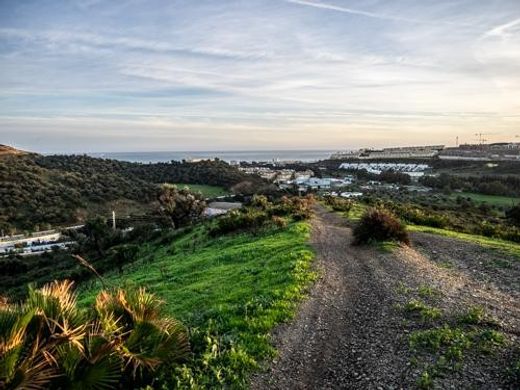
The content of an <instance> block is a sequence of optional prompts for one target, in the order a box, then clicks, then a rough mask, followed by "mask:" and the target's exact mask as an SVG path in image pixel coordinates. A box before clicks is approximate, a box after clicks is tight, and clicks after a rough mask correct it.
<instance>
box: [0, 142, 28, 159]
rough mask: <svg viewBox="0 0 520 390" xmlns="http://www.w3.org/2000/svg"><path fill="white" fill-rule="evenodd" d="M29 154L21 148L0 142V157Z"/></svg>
mask: <svg viewBox="0 0 520 390" xmlns="http://www.w3.org/2000/svg"><path fill="white" fill-rule="evenodd" d="M27 154H30V153H29V152H27V151H25V150H21V149H17V148H14V147H12V146H9V145H3V144H0V157H3V156H13V155H14V156H23V155H27Z"/></svg>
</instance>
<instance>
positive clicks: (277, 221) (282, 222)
mask: <svg viewBox="0 0 520 390" xmlns="http://www.w3.org/2000/svg"><path fill="white" fill-rule="evenodd" d="M271 222H273V223H274V225H275V226H276V227H278V228H280V229H283V228H284V227H286V226H287V220H286V219H285V218H282V217H279V216H277V215H273V216H272V217H271Z"/></svg>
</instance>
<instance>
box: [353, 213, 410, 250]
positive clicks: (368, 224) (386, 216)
mask: <svg viewBox="0 0 520 390" xmlns="http://www.w3.org/2000/svg"><path fill="white" fill-rule="evenodd" d="M353 233H354V244H357V245H359V244H366V243H370V242H374V241H397V242H402V243H404V244H407V245H408V244H409V243H410V239H409V237H408V233H407V231H406V228H405V226H404V225H403V224H402V223H401V221H399V220H398V219H397V218H396V217H395V216H394V215H392V214H391V213H390V212H389V211H387V210H385V209H382V208H372V209H368V210H367V212H366V213H365V214H364V215H363V216H362V217H361V220H360V221H359V222H358V223H357V225H356V226H355V228H354V232H353Z"/></svg>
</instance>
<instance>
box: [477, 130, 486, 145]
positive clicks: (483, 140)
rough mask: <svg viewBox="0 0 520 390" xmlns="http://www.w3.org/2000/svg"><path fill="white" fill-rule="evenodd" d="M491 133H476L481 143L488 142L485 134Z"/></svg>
mask: <svg viewBox="0 0 520 390" xmlns="http://www.w3.org/2000/svg"><path fill="white" fill-rule="evenodd" d="M487 135H489V134H483V133H475V137H477V139H478V143H479V145H483V144H484V142H487V141H488V140H487V139H484V136H487Z"/></svg>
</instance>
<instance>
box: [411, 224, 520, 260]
mask: <svg viewBox="0 0 520 390" xmlns="http://www.w3.org/2000/svg"><path fill="white" fill-rule="evenodd" d="M407 228H408V231H411V232H422V233H432V234H438V235H441V236H445V237H451V238H457V239H459V240H463V241H468V242H472V243H475V244H479V245H481V246H483V247H486V248H490V249H496V250H499V251H502V252H505V253H507V254H511V255H513V256H516V257H520V244H516V243H514V242H510V241H504V240H500V239H498V238H491V237H484V236H478V235H475V234H467V233H459V232H454V231H452V230H446V229H439V228H433V227H429V226H419V225H407Z"/></svg>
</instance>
